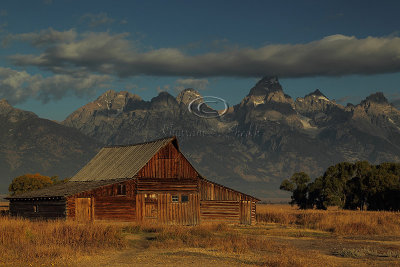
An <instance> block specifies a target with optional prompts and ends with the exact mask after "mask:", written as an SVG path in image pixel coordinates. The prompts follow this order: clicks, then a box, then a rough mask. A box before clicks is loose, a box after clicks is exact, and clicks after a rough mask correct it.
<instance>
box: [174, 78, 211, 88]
mask: <svg viewBox="0 0 400 267" xmlns="http://www.w3.org/2000/svg"><path fill="white" fill-rule="evenodd" d="M175 83H176V86H175V87H174V88H175V90H176V91H182V90H183V89H185V88H194V89H197V90H204V89H206V88H207V86H208V80H207V79H194V78H188V79H178V80H176V82H175Z"/></svg>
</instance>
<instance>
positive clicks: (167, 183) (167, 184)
mask: <svg viewBox="0 0 400 267" xmlns="http://www.w3.org/2000/svg"><path fill="white" fill-rule="evenodd" d="M197 191H198V180H197V179H177V178H170V179H160V178H138V180H137V192H140V193H146V192H148V193H152V192H153V193H159V192H171V193H173V192H181V193H185V192H186V193H190V192H197Z"/></svg>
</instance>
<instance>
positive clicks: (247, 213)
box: [240, 200, 251, 224]
mask: <svg viewBox="0 0 400 267" xmlns="http://www.w3.org/2000/svg"><path fill="white" fill-rule="evenodd" d="M240 223H241V224H251V201H246V200H242V201H240Z"/></svg>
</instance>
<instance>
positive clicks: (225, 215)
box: [200, 200, 240, 223]
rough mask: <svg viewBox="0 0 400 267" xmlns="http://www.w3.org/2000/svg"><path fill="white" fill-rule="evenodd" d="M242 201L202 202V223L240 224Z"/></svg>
mask: <svg viewBox="0 0 400 267" xmlns="http://www.w3.org/2000/svg"><path fill="white" fill-rule="evenodd" d="M239 204H240V201H235V200H224V201H219V200H203V201H200V216H201V217H200V218H201V222H225V223H239V219H240V218H239V216H240V205H239Z"/></svg>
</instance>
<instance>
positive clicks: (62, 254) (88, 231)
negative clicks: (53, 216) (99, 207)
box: [0, 217, 126, 265]
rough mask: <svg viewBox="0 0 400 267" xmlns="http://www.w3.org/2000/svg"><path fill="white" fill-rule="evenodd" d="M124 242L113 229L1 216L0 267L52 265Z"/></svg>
mask: <svg viewBox="0 0 400 267" xmlns="http://www.w3.org/2000/svg"><path fill="white" fill-rule="evenodd" d="M125 243H126V242H125V240H124V239H123V238H122V236H121V229H119V228H117V227H114V226H105V225H97V224H78V223H75V222H67V221H29V220H24V219H13V218H10V217H0V265H2V264H9V263H13V264H15V265H23V264H36V263H41V264H51V263H55V262H59V261H60V260H67V261H68V260H72V259H74V258H75V257H77V256H79V255H82V254H87V253H91V252H94V251H98V250H99V249H105V248H118V247H123V246H125Z"/></svg>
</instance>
